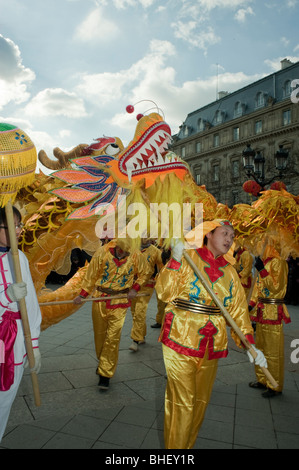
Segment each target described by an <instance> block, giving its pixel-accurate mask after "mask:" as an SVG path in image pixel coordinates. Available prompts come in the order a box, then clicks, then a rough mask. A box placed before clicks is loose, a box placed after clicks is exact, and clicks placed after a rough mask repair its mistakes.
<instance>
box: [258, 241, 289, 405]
mask: <svg viewBox="0 0 299 470" xmlns="http://www.w3.org/2000/svg"><path fill="white" fill-rule="evenodd" d="M255 267H256V269H257V270H258V277H257V281H256V284H255V286H254V288H253V293H252V297H251V300H250V303H249V310H252V312H251V320H252V321H254V322H256V345H257V347H258V348H260V349H261V350H262V351H263V353H264V355H265V357H266V359H267V363H268V369H269V372H270V373H271V374H272V376H273V377H274V379H275V380H276V382H277V383H278V387H277V388H276V389H275V390H274V389H273V387H272V386H271V384H270V382H269V381H268V380H267V379H266V377H265V376H264V375H263V373H262V371H261V370H260V368H259V367H257V366H256V367H255V371H256V377H257V381H256V382H250V383H249V386H250V387H253V388H259V389H264V392H263V393H262V396H263V397H264V398H271V397H274V396H276V395H278V394H280V393H281V392H282V389H283V381H284V333H283V322H285V323H290V322H291V319H290V315H289V312H288V309H287V307H286V305H285V304H284V296H285V293H286V289H287V282H288V265H287V262H286V261H285V260H284V259H282V258H281V257H280V255H279V253H278V251H277V250H276V248H275V247H274V246H273V245H270V244H268V245H267V246H266V248H265V251H264V254H263V257H262V259H261V258H260V257H258V258H257V259H256V262H255Z"/></svg>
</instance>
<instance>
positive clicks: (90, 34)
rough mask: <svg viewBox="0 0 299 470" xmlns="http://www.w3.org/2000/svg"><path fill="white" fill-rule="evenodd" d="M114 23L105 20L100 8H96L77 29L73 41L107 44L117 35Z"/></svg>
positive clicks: (117, 31) (117, 29)
mask: <svg viewBox="0 0 299 470" xmlns="http://www.w3.org/2000/svg"><path fill="white" fill-rule="evenodd" d="M119 32H120V31H119V28H118V26H117V24H116V23H114V22H112V21H110V20H108V19H106V18H105V17H104V15H103V10H102V8H101V7H97V8H96V9H95V10H93V11H92V12H91V13H89V15H87V17H86V18H85V19H84V20H83V21H82V23H81V24H80V25H79V26H78V27H77V29H76V31H75V34H74V39H75V40H79V41H82V42H95V41H97V42H99V41H100V42H103V43H106V42H109V41H110V40H111V39H114V38H116V37H117V36H118V35H119Z"/></svg>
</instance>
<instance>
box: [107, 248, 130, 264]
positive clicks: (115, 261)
mask: <svg viewBox="0 0 299 470" xmlns="http://www.w3.org/2000/svg"><path fill="white" fill-rule="evenodd" d="M109 251H110V253H111V254H112V256H113V261H114V263H115V264H116V266H118V267H120V266H122V265H123V264H125V263H126V262H127V258H128V257H127V256H126V257H125V258H122V259H118V258H117V257H116V255H115V247H112V248H109Z"/></svg>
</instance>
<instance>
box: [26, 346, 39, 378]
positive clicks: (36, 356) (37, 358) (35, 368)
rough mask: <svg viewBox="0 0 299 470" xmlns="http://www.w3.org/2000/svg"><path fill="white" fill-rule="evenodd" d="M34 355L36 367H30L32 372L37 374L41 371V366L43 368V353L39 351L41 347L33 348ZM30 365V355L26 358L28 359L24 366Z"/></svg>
mask: <svg viewBox="0 0 299 470" xmlns="http://www.w3.org/2000/svg"><path fill="white" fill-rule="evenodd" d="M33 355H34V362H35V364H34V367H33V368H32V369H30V372H35V373H36V374H38V373H39V371H40V368H41V365H42V357H41V353H40V351H39V348H34V349H33ZM28 365H29V361H28V357H27V358H26V361H25V362H24V368H25V367H28Z"/></svg>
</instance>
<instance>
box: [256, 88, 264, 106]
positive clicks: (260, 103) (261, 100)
mask: <svg viewBox="0 0 299 470" xmlns="http://www.w3.org/2000/svg"><path fill="white" fill-rule="evenodd" d="M263 106H265V96H264V93H262V92H261V91H260V92H259V93H258V94H257V95H256V99H255V107H256V108H262V107H263Z"/></svg>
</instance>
